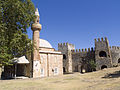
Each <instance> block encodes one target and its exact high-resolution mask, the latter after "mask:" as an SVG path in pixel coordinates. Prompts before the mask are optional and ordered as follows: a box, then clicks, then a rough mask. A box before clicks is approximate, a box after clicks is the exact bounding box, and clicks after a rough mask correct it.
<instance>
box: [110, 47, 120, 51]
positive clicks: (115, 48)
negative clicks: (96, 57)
mask: <svg viewBox="0 0 120 90" xmlns="http://www.w3.org/2000/svg"><path fill="white" fill-rule="evenodd" d="M110 48H111V50H120V47H118V46H112V47H110Z"/></svg>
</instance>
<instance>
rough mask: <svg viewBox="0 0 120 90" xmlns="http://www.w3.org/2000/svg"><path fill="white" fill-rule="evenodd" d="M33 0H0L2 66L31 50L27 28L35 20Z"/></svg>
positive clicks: (0, 61) (0, 56) (0, 64)
mask: <svg viewBox="0 0 120 90" xmlns="http://www.w3.org/2000/svg"><path fill="white" fill-rule="evenodd" d="M34 10H35V9H34V5H33V3H32V2H31V0H0V66H3V65H9V63H10V62H11V59H12V58H14V57H20V56H22V55H25V54H26V53H28V52H30V50H31V48H32V45H31V40H30V39H28V36H27V35H26V33H27V28H28V27H30V25H31V24H32V23H33V20H34Z"/></svg>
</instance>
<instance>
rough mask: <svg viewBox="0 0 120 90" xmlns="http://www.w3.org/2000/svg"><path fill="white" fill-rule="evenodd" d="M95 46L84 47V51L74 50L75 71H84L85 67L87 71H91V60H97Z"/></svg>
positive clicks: (73, 63)
mask: <svg viewBox="0 0 120 90" xmlns="http://www.w3.org/2000/svg"><path fill="white" fill-rule="evenodd" d="M94 55H95V54H94V50H93V48H91V50H90V48H88V50H87V49H82V51H81V50H80V49H79V51H78V50H75V51H74V50H73V51H72V69H73V72H82V71H81V70H82V69H85V71H86V72H88V71H90V69H91V68H90V66H89V62H90V61H91V60H95V56H94Z"/></svg>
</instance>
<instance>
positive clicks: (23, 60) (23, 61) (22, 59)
mask: <svg viewBox="0 0 120 90" xmlns="http://www.w3.org/2000/svg"><path fill="white" fill-rule="evenodd" d="M12 61H13V63H15V76H14V77H15V78H16V72H17V71H16V70H17V64H29V63H30V62H29V61H28V60H27V59H26V57H25V56H22V57H20V58H14V59H12Z"/></svg>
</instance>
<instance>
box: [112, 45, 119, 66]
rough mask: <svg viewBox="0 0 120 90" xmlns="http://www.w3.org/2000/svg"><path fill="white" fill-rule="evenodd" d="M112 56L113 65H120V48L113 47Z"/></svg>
mask: <svg viewBox="0 0 120 90" xmlns="http://www.w3.org/2000/svg"><path fill="white" fill-rule="evenodd" d="M111 54H112V65H113V66H118V65H120V47H117V46H112V48H111Z"/></svg>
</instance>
